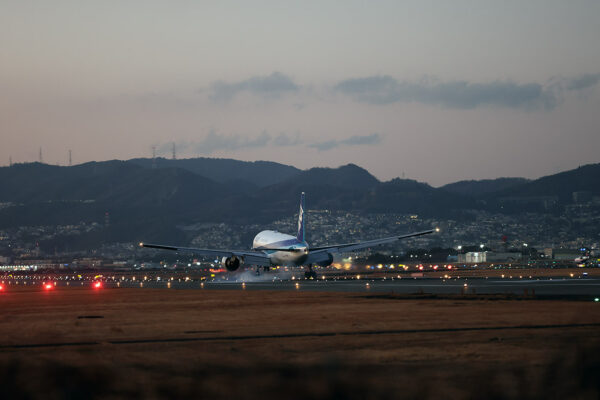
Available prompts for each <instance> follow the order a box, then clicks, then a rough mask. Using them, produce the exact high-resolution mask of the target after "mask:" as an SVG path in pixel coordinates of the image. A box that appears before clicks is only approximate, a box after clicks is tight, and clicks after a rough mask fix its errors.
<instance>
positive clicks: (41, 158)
mask: <svg viewBox="0 0 600 400" xmlns="http://www.w3.org/2000/svg"><path fill="white" fill-rule="evenodd" d="M43 162H44V158H43V157H42V148H41V147H40V163H43Z"/></svg>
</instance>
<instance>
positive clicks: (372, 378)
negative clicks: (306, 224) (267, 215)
mask: <svg viewBox="0 0 600 400" xmlns="http://www.w3.org/2000/svg"><path fill="white" fill-rule="evenodd" d="M0 301H1V302H2V308H1V310H0V321H1V323H2V338H1V339H0V369H2V374H1V375H0V376H2V382H1V385H2V390H3V393H4V395H7V396H8V397H9V398H26V397H33V398H64V397H85V398H94V397H97V398H100V397H102V398H106V397H111V398H140V397H142V398H166V397H168V398H182V397H196V398H232V397H237V398H241V399H244V398H282V396H283V397H285V398H297V399H306V398H332V397H336V398H350V399H352V398H367V399H368V398H398V397H408V398H432V399H433V398H449V397H452V398H491V397H495V398H533V397H535V398H540V397H548V396H551V397H571V398H572V397H578V398H597V397H598V394H599V393H600V392H599V389H600V388H599V385H598V379H597V373H598V371H599V367H600V365H599V362H598V357H597V354H598V349H600V329H599V328H600V308H599V304H598V303H595V302H593V301H576V300H527V299H524V298H521V297H518V298H511V297H509V296H496V297H494V296H487V297H486V296H473V295H471V296H461V295H460V294H458V293H457V294H455V295H453V296H446V297H443V296H442V297H439V298H437V299H432V298H423V297H419V296H418V295H414V296H399V295H393V294H390V293H388V294H381V293H369V292H368V291H362V292H349V293H333V292H323V291H321V292H306V291H303V290H289V291H269V290H258V291H253V290H243V289H242V288H241V287H238V288H236V290H167V289H149V288H115V289H110V288H105V289H103V290H93V289H91V287H89V286H88V285H87V284H86V285H85V286H71V287H64V286H61V287H56V288H55V290H49V291H44V290H41V288H39V287H37V286H33V285H28V286H24V285H21V286H19V287H16V286H11V288H10V290H8V291H5V292H3V293H2V294H1V295H0Z"/></svg>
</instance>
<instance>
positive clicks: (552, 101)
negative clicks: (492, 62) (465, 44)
mask: <svg viewBox="0 0 600 400" xmlns="http://www.w3.org/2000/svg"><path fill="white" fill-rule="evenodd" d="M598 81H600V74H595V75H583V76H581V77H578V78H573V79H561V80H559V82H557V83H556V82H555V84H553V85H548V86H543V85H541V84H539V83H523V84H518V83H514V82H502V81H495V82H489V83H472V82H468V81H451V82H441V81H438V80H431V79H423V80H421V81H419V82H408V81H398V80H396V79H394V78H392V77H391V76H389V75H385V76H380V75H377V76H370V77H364V78H354V79H347V80H344V81H341V82H339V83H338V84H337V85H336V86H335V90H336V91H338V92H341V93H343V94H346V95H348V96H351V97H353V98H355V99H356V100H357V101H360V102H363V103H368V104H392V103H400V102H406V103H408V102H415V103H423V104H432V105H440V106H444V107H448V108H459V109H471V108H476V107H480V106H498V107H507V108H525V109H532V108H533V109H536V108H545V109H552V108H554V107H555V106H556V105H557V104H558V103H559V102H560V101H561V98H562V96H561V95H562V92H563V91H564V90H571V91H573V90H582V89H585V88H588V87H591V86H594V85H596V84H597V83H598Z"/></svg>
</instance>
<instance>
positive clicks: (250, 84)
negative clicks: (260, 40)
mask: <svg viewBox="0 0 600 400" xmlns="http://www.w3.org/2000/svg"><path fill="white" fill-rule="evenodd" d="M210 89H211V93H210V99H211V100H212V101H215V102H227V101H230V100H231V99H233V98H234V97H235V96H236V95H237V94H238V93H240V92H248V93H251V94H253V95H255V96H261V97H279V96H281V95H283V94H285V93H289V92H296V91H298V90H299V89H300V87H299V86H298V85H296V84H295V83H294V81H293V80H292V79H291V78H290V77H288V76H286V75H284V74H282V73H280V72H273V73H272V74H271V75H268V76H255V77H252V78H249V79H246V80H244V81H240V82H234V83H227V82H223V81H218V82H215V83H213V84H212V85H211V88H210Z"/></svg>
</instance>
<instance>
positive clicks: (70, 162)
mask: <svg viewBox="0 0 600 400" xmlns="http://www.w3.org/2000/svg"><path fill="white" fill-rule="evenodd" d="M72 165H73V158H72V157H71V149H69V167H70V166H72Z"/></svg>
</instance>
